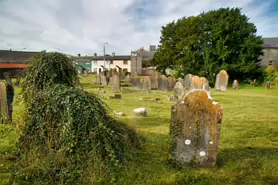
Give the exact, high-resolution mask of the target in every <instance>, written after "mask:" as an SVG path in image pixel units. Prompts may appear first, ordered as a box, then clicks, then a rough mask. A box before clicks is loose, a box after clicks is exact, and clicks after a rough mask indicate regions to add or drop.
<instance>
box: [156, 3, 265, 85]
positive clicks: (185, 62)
mask: <svg viewBox="0 0 278 185" xmlns="http://www.w3.org/2000/svg"><path fill="white" fill-rule="evenodd" d="M248 21H249V19H248V18H247V17H246V16H245V15H242V14H241V12H240V9H238V8H232V9H230V8H221V9H219V10H213V11H209V12H207V13H202V14H199V15H198V16H192V17H184V18H181V19H179V20H177V21H176V22H171V23H169V24H167V25H166V26H164V27H162V30H161V35H162V36H161V38H160V43H161V47H160V48H159V49H158V51H157V52H156V53H155V56H154V59H153V60H152V64H153V65H155V66H157V68H158V70H160V71H162V72H164V71H165V69H167V68H170V69H173V70H176V71H177V72H178V73H177V74H178V76H177V77H183V76H184V75H186V74H189V73H190V74H194V75H199V76H205V77H207V78H208V79H209V81H210V82H213V81H215V75H214V74H217V73H218V72H219V71H220V70H222V69H224V70H226V71H227V72H228V74H229V75H230V76H232V77H233V79H238V80H240V79H244V78H253V77H254V76H255V74H256V71H257V70H258V69H259V59H258V58H259V56H260V55H262V54H263V53H262V49H263V48H262V44H263V40H262V38H261V37H260V36H257V35H256V31H257V30H256V27H255V25H254V24H253V23H250V22H248ZM206 72H208V74H206Z"/></svg>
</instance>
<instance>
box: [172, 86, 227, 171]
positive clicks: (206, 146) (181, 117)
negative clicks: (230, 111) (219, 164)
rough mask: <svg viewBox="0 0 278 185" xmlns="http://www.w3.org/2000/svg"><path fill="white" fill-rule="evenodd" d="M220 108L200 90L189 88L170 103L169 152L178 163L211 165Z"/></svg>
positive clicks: (218, 127)
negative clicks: (173, 102) (180, 97)
mask: <svg viewBox="0 0 278 185" xmlns="http://www.w3.org/2000/svg"><path fill="white" fill-rule="evenodd" d="M222 116H223V108H222V107H221V105H220V104H219V103H217V102H214V101H212V98H211V96H210V95H209V94H208V92H206V91H204V90H201V89H200V90H199V89H197V90H193V91H190V92H189V93H187V94H186V95H185V97H184V99H183V100H179V101H178V102H177V103H176V104H175V105H173V106H172V119H171V126H170V144H171V145H170V154H171V160H172V162H174V163H176V164H179V165H188V164H191V165H194V166H205V167H210V166H214V165H215V163H216V159H217V150H218V143H219V138H220V128H221V121H222Z"/></svg>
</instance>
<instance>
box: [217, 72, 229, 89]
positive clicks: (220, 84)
mask: <svg viewBox="0 0 278 185" xmlns="http://www.w3.org/2000/svg"><path fill="white" fill-rule="evenodd" d="M228 81H229V75H228V73H227V72H226V71H225V70H221V71H220V72H219V73H218V74H217V77H216V83H215V90H216V91H222V92H225V91H226V90H227V88H228Z"/></svg>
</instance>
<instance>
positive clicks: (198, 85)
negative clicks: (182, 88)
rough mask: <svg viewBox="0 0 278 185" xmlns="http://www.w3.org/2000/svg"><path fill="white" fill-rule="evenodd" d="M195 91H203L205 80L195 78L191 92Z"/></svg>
mask: <svg viewBox="0 0 278 185" xmlns="http://www.w3.org/2000/svg"><path fill="white" fill-rule="evenodd" d="M194 89H203V80H202V79H201V78H200V77H199V76H193V77H192V79H191V84H190V89H189V90H190V91H191V90H194Z"/></svg>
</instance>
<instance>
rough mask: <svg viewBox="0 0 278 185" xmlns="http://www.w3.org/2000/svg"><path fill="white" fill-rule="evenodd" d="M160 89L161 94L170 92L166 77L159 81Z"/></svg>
mask: <svg viewBox="0 0 278 185" xmlns="http://www.w3.org/2000/svg"><path fill="white" fill-rule="evenodd" d="M158 89H159V90H160V91H161V92H167V91H168V80H167V77H166V76H164V75H163V76H161V78H160V79H159V84H158Z"/></svg>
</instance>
